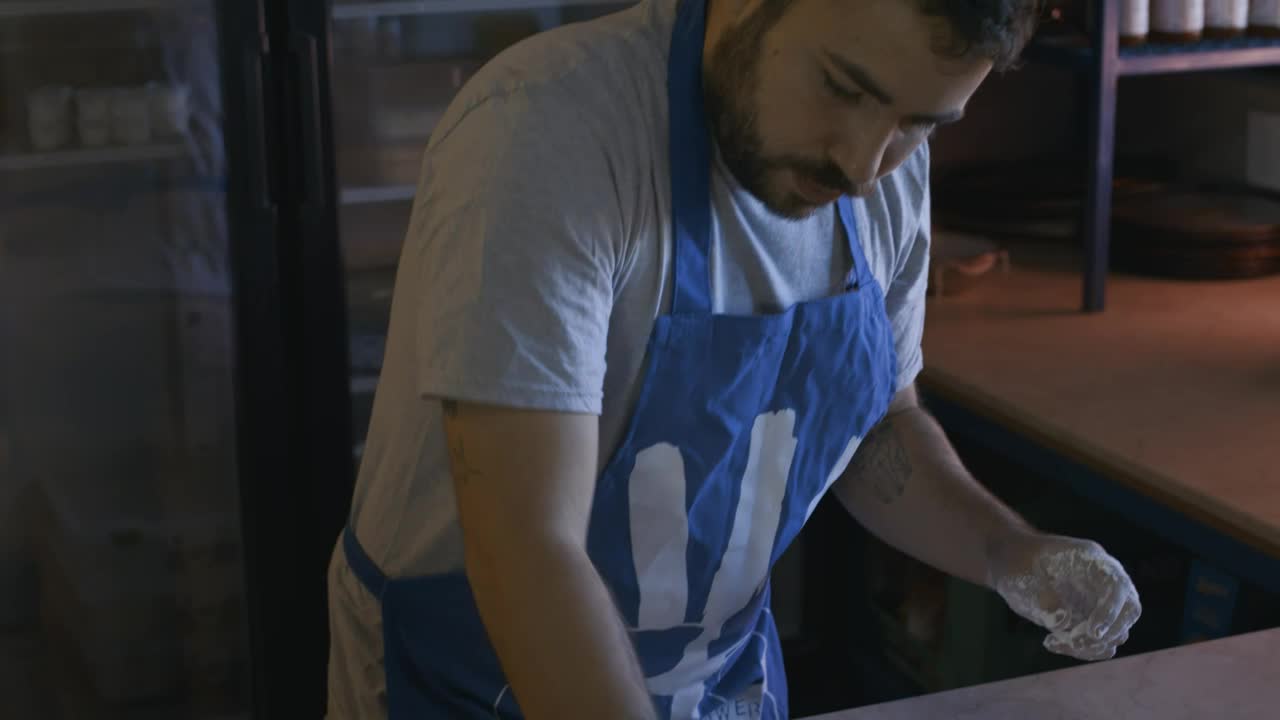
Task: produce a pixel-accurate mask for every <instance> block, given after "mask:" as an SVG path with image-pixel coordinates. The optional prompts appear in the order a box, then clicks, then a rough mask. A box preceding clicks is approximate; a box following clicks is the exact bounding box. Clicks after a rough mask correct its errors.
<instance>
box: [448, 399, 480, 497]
mask: <svg viewBox="0 0 1280 720" xmlns="http://www.w3.org/2000/svg"><path fill="white" fill-rule="evenodd" d="M440 404H441V407H442V409H443V410H444V424H445V437H446V438H447V441H448V445H449V465H450V468H451V469H452V470H453V475H454V478H455V479H456V480H457V482H459V483H461V484H464V485H465V484H467V483H469V482H470V481H472V480H474V479H477V478H479V477H480V473H479V472H478V471H477V470H476V469H475V468H474V467H472V466H471V464H470V463H468V462H467V449H466V445H465V444H464V443H463V441H462V436H461V433H459V432H456V431H451V429H450V427H449V426H450V425H451V424H452V422H453V421H454V420H456V419H457V417H458V403H457V402H456V401H454V400H443V401H441V403H440Z"/></svg>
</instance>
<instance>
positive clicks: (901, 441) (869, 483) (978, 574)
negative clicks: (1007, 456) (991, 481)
mask: <svg viewBox="0 0 1280 720" xmlns="http://www.w3.org/2000/svg"><path fill="white" fill-rule="evenodd" d="M835 492H836V496H837V497H838V498H839V499H840V501H841V503H842V504H843V505H844V506H845V508H846V509H847V510H848V511H849V513H850V514H852V515H853V516H854V518H855V519H857V520H858V522H859V523H861V524H862V525H863V526H864V527H866V528H867V530H869V531H870V532H871V533H873V534H874V535H876V536H877V537H879V538H880V539H882V540H884V541H885V542H886V543H888V544H890V545H892V546H894V547H896V548H898V549H899V550H901V551H903V552H905V553H907V554H908V555H911V556H912V557H914V558H916V559H918V560H920V561H922V562H924V563H926V564H928V565H931V566H933V567H934V568H937V569H938V570H941V571H943V572H945V573H948V574H950V575H955V576H956V577H960V578H963V579H965V580H968V581H969V582H972V583H976V584H978V585H981V586H984V587H989V586H990V584H989V583H990V580H989V577H988V574H989V572H988V571H989V569H990V566H991V562H992V560H993V558H995V557H997V556H998V555H1000V553H1001V552H1002V551H1003V550H1005V549H1006V548H1008V547H1009V546H1011V545H1013V546H1016V545H1018V544H1019V543H1020V542H1021V540H1022V539H1023V538H1025V537H1026V536H1027V535H1032V534H1034V530H1033V528H1031V527H1030V526H1029V525H1028V524H1027V523H1026V522H1025V521H1023V520H1022V519H1021V518H1020V517H1018V515H1017V514H1016V513H1014V512H1013V511H1012V510H1010V509H1009V508H1008V507H1006V506H1005V505H1004V504H1003V503H1001V502H1000V501H999V500H997V499H996V498H995V497H994V496H993V495H991V493H989V492H987V490H986V489H985V488H983V487H982V485H980V484H979V483H978V481H976V480H975V479H974V478H973V476H972V475H970V474H969V472H968V471H967V470H966V469H965V468H964V465H963V464H962V463H961V461H960V458H959V456H957V455H956V452H955V449H953V448H952V447H951V443H950V442H949V441H948V440H947V438H946V436H945V435H944V434H943V432H942V428H941V427H939V425H938V423H937V421H935V420H934V419H933V418H932V417H931V416H930V415H929V414H928V413H927V412H925V410H924V409H923V408H921V407H920V403H919V399H918V397H917V395H916V390H915V387H914V386H908V387H906V388H904V389H903V390H901V391H899V392H898V394H897V396H896V397H895V398H894V401H893V403H892V405H890V407H889V412H888V414H887V415H886V416H885V418H884V419H883V420H882V421H881V422H880V423H879V424H878V425H877V426H876V427H875V429H874V430H872V431H871V433H869V434H868V435H867V437H866V439H865V440H863V442H862V445H861V446H860V447H859V448H858V452H857V453H856V454H855V455H854V456H853V461H852V462H851V463H850V464H849V467H848V469H847V470H845V472H844V474H843V475H842V476H841V477H840V479H839V480H838V481H837V482H836V484H835Z"/></svg>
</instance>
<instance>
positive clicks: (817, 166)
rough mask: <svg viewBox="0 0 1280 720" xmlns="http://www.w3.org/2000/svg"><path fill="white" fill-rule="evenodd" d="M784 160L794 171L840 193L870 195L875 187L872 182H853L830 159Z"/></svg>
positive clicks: (855, 195)
mask: <svg viewBox="0 0 1280 720" xmlns="http://www.w3.org/2000/svg"><path fill="white" fill-rule="evenodd" d="M785 162H786V164H787V165H790V166H791V167H792V169H794V170H795V171H796V172H799V173H800V174H802V175H804V176H806V177H808V178H810V179H811V180H813V181H814V182H816V183H818V184H820V185H822V186H823V187H829V188H831V189H832V190H838V191H840V193H841V194H842V195H851V196H853V197H866V196H868V195H870V194H871V192H872V191H873V190H875V187H876V184H875V183H874V182H869V183H856V182H853V181H852V180H850V179H849V178H848V176H846V175H845V174H844V171H843V170H841V169H840V166H839V165H836V164H835V163H833V162H830V161H827V162H820V163H815V162H813V161H812V160H807V159H804V158H788V159H787V160H786V161H785Z"/></svg>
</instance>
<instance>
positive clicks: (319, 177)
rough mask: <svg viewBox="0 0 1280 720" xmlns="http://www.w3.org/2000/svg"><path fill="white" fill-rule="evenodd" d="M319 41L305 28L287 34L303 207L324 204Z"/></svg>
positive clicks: (322, 110) (319, 206)
mask: <svg viewBox="0 0 1280 720" xmlns="http://www.w3.org/2000/svg"><path fill="white" fill-rule="evenodd" d="M318 48H319V42H318V41H317V39H316V36H315V35H313V34H312V33H310V32H307V31H305V30H294V31H293V32H292V33H290V36H289V50H290V51H291V52H292V53H293V56H294V60H295V61H296V62H297V67H298V85H299V90H300V97H299V101H300V103H301V107H299V108H298V111H299V114H298V118H299V123H298V124H299V126H300V127H301V130H302V134H301V138H299V139H300V141H301V143H302V164H303V168H302V171H303V178H302V197H301V201H302V204H303V205H304V206H308V207H309V208H310V209H312V210H315V209H318V208H322V207H324V205H325V199H326V192H325V185H326V183H325V163H324V157H325V156H324V142H323V138H324V134H323V133H324V131H323V127H322V119H323V118H324V108H322V107H321V106H320V105H321V100H320V98H321V93H320V57H319V50H318Z"/></svg>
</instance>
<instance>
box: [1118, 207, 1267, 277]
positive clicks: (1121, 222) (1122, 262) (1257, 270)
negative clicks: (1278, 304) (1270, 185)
mask: <svg viewBox="0 0 1280 720" xmlns="http://www.w3.org/2000/svg"><path fill="white" fill-rule="evenodd" d="M1111 256H1112V261H1113V263H1114V265H1115V267H1116V269H1118V270H1128V271H1131V272H1136V273H1142V274H1148V275H1158V276H1162V277H1173V278H1182V279H1189V280H1215V279H1236V278H1251V277H1258V276H1262V275H1269V274H1272V273H1280V200H1277V199H1275V198H1274V197H1272V196H1269V195H1266V194H1263V193H1260V192H1256V191H1250V190H1231V189H1214V188H1209V189H1197V188H1193V187H1182V186H1174V185H1168V186H1164V187H1160V188H1158V189H1153V190H1151V191H1149V192H1145V193H1136V194H1132V195H1128V196H1126V197H1123V198H1117V201H1116V204H1115V210H1114V213H1113V231H1112V250H1111Z"/></svg>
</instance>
